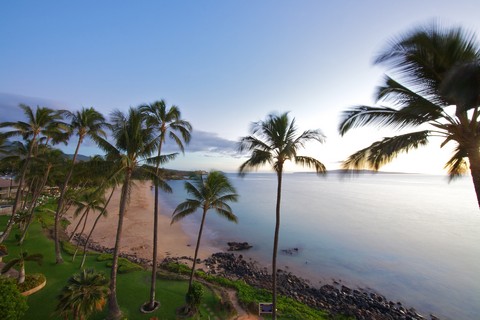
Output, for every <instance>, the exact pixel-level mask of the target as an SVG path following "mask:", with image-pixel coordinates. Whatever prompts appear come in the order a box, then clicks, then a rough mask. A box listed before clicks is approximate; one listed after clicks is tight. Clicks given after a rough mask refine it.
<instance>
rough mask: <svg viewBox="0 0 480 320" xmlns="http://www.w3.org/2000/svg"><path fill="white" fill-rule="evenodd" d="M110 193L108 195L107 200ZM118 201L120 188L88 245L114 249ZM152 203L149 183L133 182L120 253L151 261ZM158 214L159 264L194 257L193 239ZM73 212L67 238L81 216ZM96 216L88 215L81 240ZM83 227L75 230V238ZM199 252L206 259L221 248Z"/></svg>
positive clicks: (203, 247) (205, 245)
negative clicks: (167, 260) (92, 244)
mask: <svg viewBox="0 0 480 320" xmlns="http://www.w3.org/2000/svg"><path fill="white" fill-rule="evenodd" d="M109 193H110V191H107V192H106V194H107V196H108V195H109ZM119 201H120V188H117V190H115V192H114V194H113V197H112V199H111V201H110V203H109V204H108V206H107V212H108V215H107V216H106V217H102V218H100V220H99V221H98V224H97V226H96V228H95V230H94V232H93V233H92V237H91V239H90V242H91V243H96V244H97V245H100V246H102V247H105V248H113V247H114V246H115V235H116V231H117V224H118V210H119ZM153 202H154V196H153V191H152V190H151V185H150V182H146V181H135V185H134V186H133V187H132V192H131V195H130V203H129V205H128V207H127V212H126V213H125V217H124V224H123V235H122V240H121V243H120V252H122V253H124V254H127V255H131V256H136V257H138V258H141V259H149V260H151V259H152V248H153V207H154V205H153ZM159 207H160V212H159V214H158V253H157V254H158V260H159V261H162V260H163V259H165V258H166V257H169V256H176V257H181V256H192V257H193V255H194V250H195V244H196V242H195V241H196V240H194V238H195V239H196V235H189V234H187V232H186V231H185V230H184V228H183V227H182V224H181V223H176V224H173V225H170V218H169V217H168V216H167V215H165V214H164V213H162V204H161V203H160V204H159ZM74 211H75V208H73V207H72V208H70V209H69V210H68V211H67V213H66V214H65V218H66V219H68V220H69V221H70V222H71V223H70V224H69V225H68V227H67V228H66V233H67V235H69V236H70V235H71V233H72V232H73V230H74V228H75V226H76V224H77V222H78V221H79V219H80V218H81V216H78V217H74V215H73V213H74ZM97 215H98V212H95V213H93V214H92V213H90V214H89V216H88V219H87V223H86V227H85V231H84V232H83V236H84V237H85V238H86V236H87V235H88V233H89V232H90V230H91V227H92V225H93V222H94V220H95V218H96V216H97ZM82 227H83V223H81V226H80V227H79V228H78V230H77V232H76V234H77V235H78V234H79V233H80V231H81V229H82ZM202 242H203V245H201V246H200V249H199V258H200V259H205V258H207V257H208V256H210V255H211V254H213V253H214V252H217V251H221V248H216V247H212V246H211V244H209V243H208V242H205V241H202Z"/></svg>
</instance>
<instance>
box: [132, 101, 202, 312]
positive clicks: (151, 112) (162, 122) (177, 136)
mask: <svg viewBox="0 0 480 320" xmlns="http://www.w3.org/2000/svg"><path fill="white" fill-rule="evenodd" d="M139 108H140V110H141V111H142V112H143V113H144V114H145V115H146V121H147V125H148V126H149V127H153V128H154V129H155V133H154V134H155V140H156V141H157V143H158V146H157V158H156V159H154V166H155V169H154V170H155V177H159V176H160V164H161V163H160V157H161V155H162V151H163V150H162V147H163V145H164V143H165V142H166V139H167V137H168V138H170V139H171V140H173V141H174V142H175V144H176V145H177V146H178V148H179V149H180V150H181V151H182V152H184V146H183V143H188V142H189V141H190V137H191V135H190V132H191V131H192V126H191V125H190V123H189V122H188V121H185V120H182V118H181V113H180V109H179V108H178V107H177V106H171V107H170V108H168V107H167V105H166V103H165V101H164V100H160V101H156V102H154V103H152V104H148V105H142V106H140V107H139ZM153 183H154V186H155V190H154V197H155V198H154V201H155V202H154V209H153V210H154V211H153V217H154V218H153V254H152V277H151V286H150V301H149V303H148V306H145V307H144V309H147V308H148V309H149V310H154V309H155V305H158V302H156V301H155V288H156V279H157V265H158V262H157V258H158V257H157V255H158V254H157V253H158V211H159V208H158V191H159V190H158V189H159V187H161V188H162V189H163V190H164V191H167V192H171V188H170V187H169V186H168V184H166V183H165V182H163V181H159V180H158V178H156V179H154V181H153ZM146 307H147V308H146Z"/></svg>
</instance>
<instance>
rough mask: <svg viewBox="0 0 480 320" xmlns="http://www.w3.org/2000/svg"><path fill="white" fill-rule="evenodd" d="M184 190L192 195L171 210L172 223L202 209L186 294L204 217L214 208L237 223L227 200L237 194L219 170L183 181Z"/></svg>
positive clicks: (234, 197) (234, 200)
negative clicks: (205, 175) (190, 180)
mask: <svg viewBox="0 0 480 320" xmlns="http://www.w3.org/2000/svg"><path fill="white" fill-rule="evenodd" d="M185 190H187V193H188V194H189V195H190V196H192V199H190V198H188V199H186V200H185V201H184V202H182V203H180V204H179V205H178V206H177V207H176V208H175V211H174V212H173V217H172V223H175V222H177V221H179V220H181V219H183V218H185V217H186V216H189V215H191V214H192V213H195V212H196V211H197V210H202V222H201V223H200V230H199V231H198V238H197V245H196V246H195V256H194V257H193V266H192V271H191V272H190V280H189V281H188V291H187V296H188V294H189V293H190V291H191V289H192V281H193V275H194V273H195V265H196V263H197V256H198V249H199V248H200V240H201V239H202V231H203V226H204V225H205V218H206V216H207V212H208V210H210V209H214V210H215V212H216V213H217V214H219V215H220V216H221V217H224V218H226V219H228V220H229V221H233V222H235V223H237V216H236V215H235V214H234V213H233V212H232V208H230V206H229V205H228V203H227V202H236V201H237V199H238V194H237V191H236V190H235V188H234V187H233V185H232V184H231V182H230V181H229V180H228V178H227V177H226V176H225V174H223V173H222V172H220V171H210V173H209V174H208V175H207V177H205V178H204V177H203V175H202V174H199V175H197V176H195V177H194V179H193V182H188V181H187V182H185Z"/></svg>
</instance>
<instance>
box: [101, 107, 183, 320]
mask: <svg viewBox="0 0 480 320" xmlns="http://www.w3.org/2000/svg"><path fill="white" fill-rule="evenodd" d="M110 118H111V119H110V120H111V130H112V140H113V144H111V143H110V142H109V141H107V140H105V139H102V138H100V137H98V138H97V139H96V140H97V142H98V143H99V146H100V147H101V148H102V149H103V150H104V151H105V152H107V156H106V157H107V159H108V160H109V161H112V167H114V168H115V171H114V172H113V174H112V178H113V177H118V176H119V175H120V176H121V177H122V178H121V180H120V181H121V182H120V183H121V194H120V204H119V212H118V216H119V218H118V225H117V232H116V237H115V247H114V251H113V261H112V268H111V274H110V295H109V299H108V310H109V315H108V317H109V318H110V319H120V318H121V317H122V312H121V310H120V307H119V305H118V301H117V271H118V259H119V253H120V243H121V239H122V230H123V220H124V216H125V212H126V210H127V204H128V202H129V196H130V190H131V188H132V185H133V179H132V175H133V172H134V171H136V170H141V169H146V170H145V171H147V170H148V168H143V167H142V164H141V162H142V161H147V159H149V158H150V157H151V155H152V154H153V153H154V151H155V150H156V149H155V148H156V144H155V140H154V139H153V138H154V131H153V128H151V127H148V126H147V124H146V121H145V115H144V114H143V113H142V112H141V111H140V110H139V109H138V108H130V109H129V111H128V113H127V114H124V113H123V112H121V111H119V110H116V111H114V112H113V113H112V114H111V117H110ZM162 157H163V158H162ZM174 157H175V156H171V155H169V156H161V158H162V159H161V160H160V161H161V162H165V161H166V160H167V159H168V160H169V159H173V158H174ZM149 174H151V171H150V172H149ZM107 180H110V179H107Z"/></svg>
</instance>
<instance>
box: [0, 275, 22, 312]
mask: <svg viewBox="0 0 480 320" xmlns="http://www.w3.org/2000/svg"><path fill="white" fill-rule="evenodd" d="M27 309H28V306H27V299H26V298H25V297H24V296H22V295H21V294H20V291H19V290H18V288H17V285H16V284H15V281H14V280H13V279H10V278H3V277H2V278H0V319H3V320H17V319H18V320H19V319H22V317H23V315H24V314H25V311H27Z"/></svg>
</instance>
